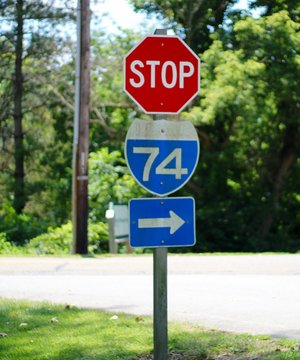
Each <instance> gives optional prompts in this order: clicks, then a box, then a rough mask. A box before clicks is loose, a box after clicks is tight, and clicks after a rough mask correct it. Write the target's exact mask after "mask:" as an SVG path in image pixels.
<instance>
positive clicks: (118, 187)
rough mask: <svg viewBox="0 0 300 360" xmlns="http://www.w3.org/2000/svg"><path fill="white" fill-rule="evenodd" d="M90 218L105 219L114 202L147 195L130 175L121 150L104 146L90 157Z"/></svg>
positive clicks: (93, 220)
mask: <svg viewBox="0 0 300 360" xmlns="http://www.w3.org/2000/svg"><path fill="white" fill-rule="evenodd" d="M89 174H90V175H89V204H90V220H91V221H92V222H96V221H99V220H102V221H104V219H105V217H104V215H105V211H106V210H107V208H108V204H109V202H110V201H112V202H114V203H116V204H127V202H128V201H129V200H130V199H131V198H134V197H139V196H147V194H146V192H145V191H144V190H143V189H141V187H140V186H139V185H137V183H136V182H135V180H134V179H133V178H132V176H131V175H130V174H129V170H128V168H127V166H126V164H125V159H124V157H123V156H122V154H121V152H120V151H112V152H109V150H108V148H102V149H100V150H99V151H97V152H94V153H91V154H90V158H89Z"/></svg>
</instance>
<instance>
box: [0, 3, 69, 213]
mask: <svg viewBox="0 0 300 360" xmlns="http://www.w3.org/2000/svg"><path fill="white" fill-rule="evenodd" d="M65 9H66V8H63V7H62V8H57V7H55V6H54V2H51V4H45V3H44V2H43V1H39V0H38V1H33V0H27V1H25V0H16V1H12V0H2V1H1V2H0V18H1V19H2V24H3V27H2V28H1V29H0V30H1V36H2V39H4V41H3V42H4V43H5V42H6V43H7V42H8V43H9V44H10V47H11V52H12V55H13V58H14V68H13V70H11V71H12V75H13V76H12V78H9V77H8V78H7V77H6V79H5V80H6V81H8V82H11V87H12V89H13V91H12V99H11V100H10V101H11V103H12V104H13V105H12V106H11V107H12V112H13V120H14V130H13V133H14V185H13V188H14V197H13V204H14V208H15V210H16V212H17V213H18V214H20V213H21V212H22V210H23V209H24V207H25V204H26V200H27V194H26V190H25V155H26V149H25V143H24V124H23V122H24V116H25V114H26V112H28V111H30V106H29V105H28V104H27V106H28V107H27V106H25V102H26V98H27V97H28V95H27V93H29V92H26V94H25V87H26V86H27V85H28V84H29V83H30V79H26V77H25V76H24V66H25V62H29V61H30V59H32V61H33V62H34V61H35V60H36V59H38V60H40V59H41V57H43V56H45V55H46V56H49V50H50V49H51V48H50V49H49V48H48V49H47V45H49V41H47V40H48V39H51V36H52V35H53V33H52V31H53V30H51V27H50V26H49V24H51V26H52V25H53V24H55V23H57V22H58V21H61V20H65V19H66V18H67V15H68V13H67V12H66V10H65ZM41 25H43V30H41V27H40V26H41ZM45 40H46V41H45ZM44 69H45V68H44ZM2 81H3V79H2V80H1V82H2ZM29 94H30V93H29ZM24 95H25V96H24Z"/></svg>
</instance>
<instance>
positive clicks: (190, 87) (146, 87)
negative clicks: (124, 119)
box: [124, 35, 200, 114]
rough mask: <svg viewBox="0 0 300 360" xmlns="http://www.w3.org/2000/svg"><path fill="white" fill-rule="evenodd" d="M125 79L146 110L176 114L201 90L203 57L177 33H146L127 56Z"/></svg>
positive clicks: (132, 95) (138, 102)
mask: <svg viewBox="0 0 300 360" xmlns="http://www.w3.org/2000/svg"><path fill="white" fill-rule="evenodd" d="M124 78H125V79H124V90H125V92H126V93H127V94H128V95H129V96H130V97H131V98H132V99H133V100H134V101H135V102H136V103H137V105H139V106H140V108H141V109H142V110H143V111H144V112H145V113H147V114H160V113H166V114H174V113H175V114H176V113H179V112H180V111H181V110H182V109H183V108H184V107H185V106H186V105H187V104H188V103H189V102H190V101H191V100H192V99H193V98H194V97H195V96H196V95H197V94H198V92H199V89H200V59H199V58H198V56H197V55H196V54H195V53H194V52H193V51H192V50H191V49H190V48H189V47H188V46H187V45H186V44H185V43H184V42H183V41H182V40H181V39H180V38H179V37H178V36H164V35H150V36H146V37H145V38H144V39H143V40H142V41H141V42H140V43H139V44H138V45H136V46H135V47H134V48H133V49H132V50H131V51H130V52H129V53H128V54H127V55H126V56H125V60H124Z"/></svg>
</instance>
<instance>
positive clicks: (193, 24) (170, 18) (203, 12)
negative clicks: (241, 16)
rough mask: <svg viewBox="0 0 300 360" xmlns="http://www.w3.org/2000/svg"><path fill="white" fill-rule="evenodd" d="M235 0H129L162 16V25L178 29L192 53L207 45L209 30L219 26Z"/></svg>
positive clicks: (149, 12) (210, 31)
mask: <svg viewBox="0 0 300 360" xmlns="http://www.w3.org/2000/svg"><path fill="white" fill-rule="evenodd" d="M235 2H236V1H235V0H226V1H222V0H221V1H220V0H210V1H194V0H187V1H180V0H148V1H144V0H131V3H132V4H133V5H134V8H135V9H136V10H138V11H142V12H146V13H148V14H153V13H154V14H157V15H159V16H160V17H161V19H165V23H166V28H169V27H170V26H172V28H173V29H174V31H175V32H176V33H178V32H181V33H182V35H184V36H183V37H185V41H186V42H187V43H188V45H189V46H191V47H192V49H193V50H194V51H195V52H196V53H199V52H203V51H205V50H206V49H208V47H209V45H210V44H211V42H212V40H211V33H212V32H215V31H217V30H218V29H219V27H220V26H221V24H222V23H223V20H224V18H225V14H226V11H228V9H229V8H230V6H231V5H232V4H234V3H235Z"/></svg>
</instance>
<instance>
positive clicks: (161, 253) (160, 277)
mask: <svg viewBox="0 0 300 360" xmlns="http://www.w3.org/2000/svg"><path fill="white" fill-rule="evenodd" d="M154 34H155V35H167V30H166V29H156V30H155V32H154ZM162 118H163V115H154V116H153V120H160V119H162ZM153 342H154V353H153V354H154V360H167V359H168V248H167V247H157V248H155V249H154V250H153Z"/></svg>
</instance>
